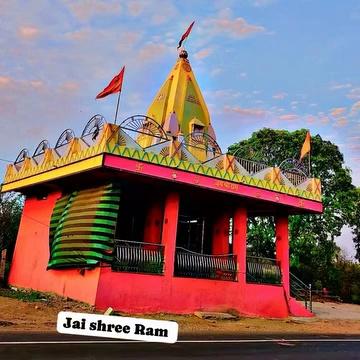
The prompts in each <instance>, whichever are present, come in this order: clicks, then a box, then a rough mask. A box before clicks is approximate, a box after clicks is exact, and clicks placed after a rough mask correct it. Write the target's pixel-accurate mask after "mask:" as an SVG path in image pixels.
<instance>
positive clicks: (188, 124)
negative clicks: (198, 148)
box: [138, 50, 215, 146]
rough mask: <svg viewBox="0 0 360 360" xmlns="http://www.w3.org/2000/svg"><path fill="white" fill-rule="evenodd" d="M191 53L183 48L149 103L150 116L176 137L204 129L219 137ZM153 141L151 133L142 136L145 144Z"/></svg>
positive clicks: (141, 140)
mask: <svg viewBox="0 0 360 360" xmlns="http://www.w3.org/2000/svg"><path fill="white" fill-rule="evenodd" d="M187 57H188V54H187V52H186V51H185V50H182V51H181V52H180V54H179V58H178V60H177V62H176V64H175V66H174V67H173V68H172V70H171V71H170V74H169V75H168V77H167V78H166V80H165V82H164V83H163V85H162V86H161V88H160V90H159V91H158V93H157V94H156V96H155V98H154V99H153V101H152V103H151V105H150V106H149V108H148V111H147V116H148V117H150V118H152V119H154V120H155V121H156V122H157V123H158V124H159V125H161V126H162V127H163V128H164V130H165V131H166V132H167V133H168V134H169V135H171V136H173V137H179V136H183V137H186V136H188V135H189V134H191V133H200V134H206V135H210V136H211V137H212V138H214V139H215V133H214V130H213V127H212V125H211V122H210V115H209V111H208V109H207V106H206V103H205V100H204V98H203V96H202V94H201V91H200V88H199V86H198V84H197V82H196V79H195V75H194V73H193V71H192V69H191V66H190V63H189V60H188V59H187ZM150 141H151V139H150V138H149V137H145V136H143V137H142V138H141V137H140V138H138V142H139V143H140V145H142V146H149V145H150Z"/></svg>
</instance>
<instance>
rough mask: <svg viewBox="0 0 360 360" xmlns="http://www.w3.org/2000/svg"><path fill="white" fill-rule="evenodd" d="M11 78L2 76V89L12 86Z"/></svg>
mask: <svg viewBox="0 0 360 360" xmlns="http://www.w3.org/2000/svg"><path fill="white" fill-rule="evenodd" d="M10 82H11V78H10V77H8V76H0V87H6V86H8V85H9V84H10Z"/></svg>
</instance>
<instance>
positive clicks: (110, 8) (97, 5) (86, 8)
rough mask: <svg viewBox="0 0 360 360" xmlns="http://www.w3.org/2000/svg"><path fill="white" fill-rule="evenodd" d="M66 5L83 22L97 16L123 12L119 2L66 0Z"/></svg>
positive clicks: (112, 0) (111, 0)
mask: <svg viewBox="0 0 360 360" xmlns="http://www.w3.org/2000/svg"><path fill="white" fill-rule="evenodd" d="M65 5H66V6H67V7H68V9H69V10H70V12H71V13H72V14H73V16H74V17H76V18H77V19H78V20H79V21H82V22H84V21H88V20H91V19H92V18H94V17H96V16H101V15H117V14H120V12H121V5H120V3H119V1H117V0H107V1H105V0H65Z"/></svg>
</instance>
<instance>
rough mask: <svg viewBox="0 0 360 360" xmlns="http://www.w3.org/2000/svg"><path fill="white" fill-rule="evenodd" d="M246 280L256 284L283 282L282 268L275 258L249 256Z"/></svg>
mask: <svg viewBox="0 0 360 360" xmlns="http://www.w3.org/2000/svg"><path fill="white" fill-rule="evenodd" d="M246 282H248V283H256V284H273V285H280V284H281V270H280V266H279V264H278V261H277V260H275V259H270V258H264V257H257V256H247V257H246Z"/></svg>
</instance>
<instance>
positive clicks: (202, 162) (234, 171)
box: [4, 115, 321, 201]
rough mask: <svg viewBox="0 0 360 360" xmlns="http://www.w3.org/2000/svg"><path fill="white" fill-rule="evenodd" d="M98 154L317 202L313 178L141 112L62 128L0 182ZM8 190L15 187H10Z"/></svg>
mask: <svg viewBox="0 0 360 360" xmlns="http://www.w3.org/2000/svg"><path fill="white" fill-rule="evenodd" d="M104 153H111V154H115V155H120V156H122V157H128V158H132V159H135V160H139V161H144V162H150V163H153V164H158V165H162V166H167V167H172V168H176V169H179V170H184V171H188V172H193V173H197V174H200V175H206V176H210V177H214V178H217V179H219V180H224V182H233V183H235V184H234V186H237V185H236V183H243V184H246V185H250V186H254V187H259V188H265V189H269V190H272V191H276V192H280V193H285V194H289V195H294V196H298V197H302V198H306V199H311V200H316V201H321V184H320V180H319V179H313V178H307V177H306V176H304V175H301V174H299V173H295V172H291V171H288V170H286V171H285V170H281V169H279V168H274V167H271V166H268V165H265V164H262V163H257V162H254V161H251V160H247V159H241V158H237V157H234V156H232V155H229V154H222V153H221V149H220V147H219V146H218V144H217V143H216V141H215V140H214V139H212V138H211V137H210V136H209V135H207V134H202V133H199V132H196V133H192V134H189V135H187V136H186V137H181V136H178V137H177V138H174V137H171V136H170V135H169V134H167V133H166V132H165V131H164V130H163V129H162V128H161V126H160V125H159V124H157V123H156V122H155V120H153V119H151V118H149V117H146V116H142V115H135V116H132V117H130V118H128V119H126V120H124V121H123V122H122V123H121V124H120V126H118V125H114V124H108V123H106V121H105V119H104V118H103V117H102V116H101V115H95V116H94V117H93V118H91V119H90V121H89V122H88V124H87V125H86V127H85V128H84V131H83V132H82V134H81V136H80V137H75V135H74V133H73V132H72V130H69V129H67V130H65V131H64V132H63V133H62V134H61V135H60V137H59V139H58V141H57V143H56V145H55V146H54V147H53V148H51V147H50V145H49V143H48V141H46V140H44V141H42V142H41V143H40V144H39V145H38V147H37V148H36V150H35V152H34V154H33V155H32V156H30V155H29V151H28V150H26V149H24V150H22V151H21V152H20V154H19V156H18V157H17V159H16V161H15V162H14V164H10V165H9V166H8V168H7V171H6V174H5V178H4V184H8V183H12V182H15V181H18V180H22V179H25V178H30V177H32V176H34V175H39V174H42V173H45V172H49V171H51V170H57V171H58V172H57V174H56V176H64V173H63V172H61V171H60V172H59V169H61V168H64V167H65V166H68V165H71V164H74V163H77V162H79V161H82V160H88V161H90V159H94V158H95V157H96V156H97V155H100V154H104ZM101 164H102V163H101V161H100V160H99V164H98V163H97V164H95V165H94V166H100V167H101ZM77 171H79V168H78V167H73V168H72V169H69V171H68V172H67V173H66V174H68V173H75V172H77ZM80 171H81V169H80ZM54 176H55V175H54ZM37 181H41V179H39V180H34V183H36V182H37ZM221 185H222V184H221V181H219V186H221ZM225 185H228V184H225ZM14 189H16V185H14V186H13V188H11V190H14Z"/></svg>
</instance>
